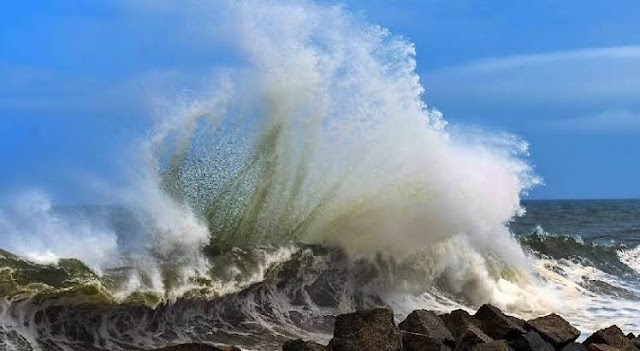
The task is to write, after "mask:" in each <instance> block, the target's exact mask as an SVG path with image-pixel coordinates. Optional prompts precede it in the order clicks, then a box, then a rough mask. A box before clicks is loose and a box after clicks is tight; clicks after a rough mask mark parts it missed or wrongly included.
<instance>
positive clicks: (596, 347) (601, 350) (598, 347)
mask: <svg viewBox="0 0 640 351" xmlns="http://www.w3.org/2000/svg"><path fill="white" fill-rule="evenodd" d="M587 350H589V351H620V349H619V348H617V347H613V346H609V345H607V344H589V347H588V348H587Z"/></svg>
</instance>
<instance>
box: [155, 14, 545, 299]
mask: <svg viewBox="0 0 640 351" xmlns="http://www.w3.org/2000/svg"><path fill="white" fill-rule="evenodd" d="M223 8H224V10H223V11H221V12H222V13H224V14H225V16H227V17H226V21H225V22H224V23H225V24H226V25H228V26H229V28H227V33H232V35H231V37H230V38H229V42H231V43H233V44H234V50H236V51H237V56H238V57H242V58H244V59H245V61H246V62H245V64H243V65H242V66H241V67H237V68H227V69H226V70H225V72H224V73H221V75H220V78H219V80H217V81H216V82H215V83H213V84H214V88H213V89H211V91H212V92H213V93H212V94H211V96H207V97H204V98H202V97H200V98H199V99H196V100H194V101H193V102H192V103H190V104H187V105H186V106H182V107H181V110H180V111H179V112H178V113H177V114H176V115H174V117H173V119H171V120H170V121H168V122H167V123H166V124H164V125H163V126H162V127H161V128H160V130H159V132H158V133H157V134H156V135H155V137H154V139H153V140H152V141H151V142H150V144H149V145H148V146H149V149H150V150H151V154H153V155H154V156H153V159H155V160H157V161H158V169H160V172H161V174H162V184H163V186H164V188H165V189H166V190H167V192H168V193H169V194H171V196H172V197H173V199H175V201H178V202H184V203H187V204H189V206H190V207H191V208H192V209H193V210H194V211H195V212H196V213H197V214H198V216H199V217H200V218H203V219H204V220H205V221H206V222H207V224H208V227H209V230H210V231H211V234H212V240H211V246H212V247H213V248H214V249H215V250H221V251H225V250H229V249H230V248H232V247H251V246H255V245H264V244H282V243H286V242H289V241H294V242H304V243H321V244H329V245H339V246H341V247H344V248H346V249H347V250H348V251H350V252H352V253H354V254H364V255H368V254H374V253H377V252H384V253H388V254H391V255H393V256H395V257H396V258H399V259H401V260H404V259H411V260H415V261H416V264H423V265H424V266H425V268H426V269H428V272H429V274H430V275H433V276H430V277H429V276H427V277H425V279H433V278H434V276H439V275H446V277H447V279H449V281H450V284H451V286H452V287H453V288H454V289H456V290H458V291H456V292H459V293H464V294H466V295H468V297H469V298H471V299H472V300H473V301H474V302H481V301H487V300H488V301H492V302H493V303H496V304H498V305H501V306H503V307H506V306H507V305H519V306H521V307H524V306H525V305H526V304H529V303H534V302H532V301H526V302H525V301H524V299H525V297H524V296H525V295H528V294H527V293H525V291H524V290H521V289H518V288H517V284H516V285H511V284H507V283H506V281H505V280H504V279H503V278H504V277H506V276H509V277H511V278H514V277H521V278H522V277H524V276H526V275H527V273H526V271H527V268H526V267H527V259H526V258H525V255H524V254H523V252H522V250H521V249H520V247H519V245H518V244H517V243H516V241H515V240H513V239H512V237H511V234H510V233H509V231H508V230H507V228H506V227H505V225H506V224H507V223H508V222H509V221H510V220H511V219H512V218H513V217H514V216H516V215H518V214H519V213H520V211H521V208H520V205H519V196H520V194H521V193H522V192H523V191H525V190H526V189H528V188H529V187H531V186H532V185H534V184H535V183H536V182H537V178H535V177H534V176H532V174H531V168H530V167H529V166H528V165H527V163H526V162H524V161H523V160H522V158H521V156H523V155H525V154H526V144H525V143H524V142H522V141H520V140H519V139H517V138H514V137H512V136H505V135H487V134H482V133H479V132H473V133H471V132H467V133H462V132H461V133H453V132H450V130H449V129H451V128H448V127H447V126H446V122H445V121H444V120H443V119H442V116H441V114H440V113H439V112H437V111H433V110H429V109H428V107H427V106H426V105H425V103H424V100H423V92H424V89H423V87H422V85H421V84H420V79H419V76H418V75H417V73H416V71H415V70H416V62H415V58H414V54H415V50H414V47H413V45H412V44H411V43H409V42H407V41H406V40H404V39H403V38H401V37H397V36H394V35H392V34H390V33H389V32H388V31H387V30H385V29H383V28H380V27H378V26H374V25H371V24H368V23H366V22H365V21H363V20H361V19H360V18H358V17H357V16H354V15H352V14H350V13H348V12H347V11H345V10H344V9H343V8H342V7H339V6H335V7H330V6H321V5H317V4H314V3H309V2H304V1H289V2H285V3H284V4H283V3H277V4H276V3H273V2H253V1H247V2H234V3H229V4H227V5H226V6H223ZM512 280H516V279H515V278H514V279H512ZM520 294H522V296H520ZM528 298H529V297H527V299H528ZM525 308H533V306H526V307H525Z"/></svg>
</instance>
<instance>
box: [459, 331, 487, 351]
mask: <svg viewBox="0 0 640 351" xmlns="http://www.w3.org/2000/svg"><path fill="white" fill-rule="evenodd" d="M492 341H493V339H492V338H491V337H490V336H488V335H487V334H485V333H484V332H483V331H482V330H480V328H478V327H476V326H473V325H470V326H468V328H467V331H465V332H464V334H462V336H461V337H460V338H459V339H458V343H457V344H456V348H455V351H467V350H471V349H472V348H473V347H474V346H476V345H479V344H486V343H489V342H492Z"/></svg>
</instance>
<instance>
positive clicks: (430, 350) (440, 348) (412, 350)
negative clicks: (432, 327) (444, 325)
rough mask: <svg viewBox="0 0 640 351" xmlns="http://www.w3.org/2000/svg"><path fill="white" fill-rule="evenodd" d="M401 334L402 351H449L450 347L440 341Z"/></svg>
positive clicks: (403, 332)
mask: <svg viewBox="0 0 640 351" xmlns="http://www.w3.org/2000/svg"><path fill="white" fill-rule="evenodd" d="M401 333H402V347H403V350H404V351H451V347H450V346H448V345H445V343H444V342H443V340H441V339H437V338H432V337H429V336H426V335H423V334H417V333H411V332H407V331H401Z"/></svg>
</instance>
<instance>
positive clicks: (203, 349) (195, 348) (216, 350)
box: [155, 343, 240, 351]
mask: <svg viewBox="0 0 640 351" xmlns="http://www.w3.org/2000/svg"><path fill="white" fill-rule="evenodd" d="M155 351H240V349H239V348H237V347H235V346H223V347H216V346H213V345H208V344H198V343H191V344H182V345H175V346H167V347H163V348H161V349H156V350H155Z"/></svg>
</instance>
